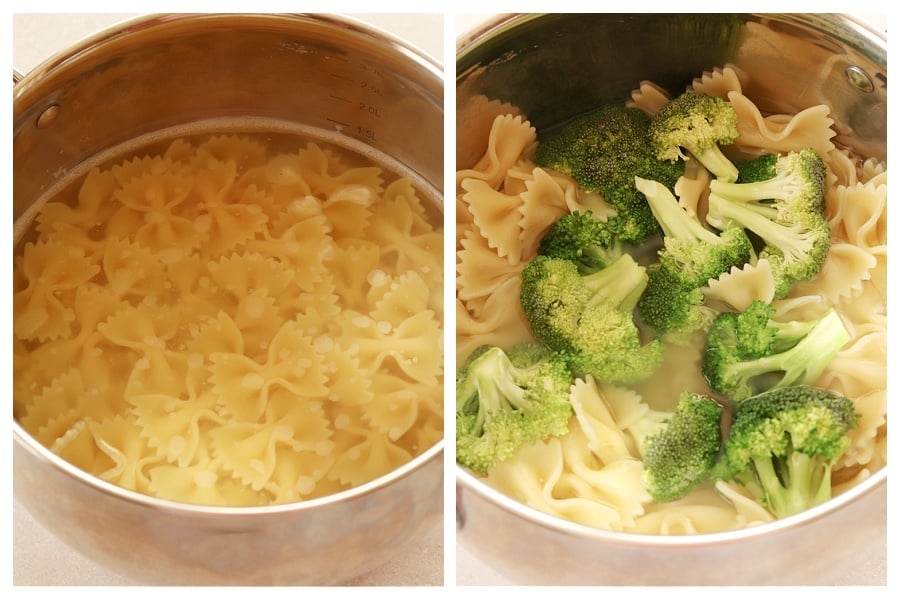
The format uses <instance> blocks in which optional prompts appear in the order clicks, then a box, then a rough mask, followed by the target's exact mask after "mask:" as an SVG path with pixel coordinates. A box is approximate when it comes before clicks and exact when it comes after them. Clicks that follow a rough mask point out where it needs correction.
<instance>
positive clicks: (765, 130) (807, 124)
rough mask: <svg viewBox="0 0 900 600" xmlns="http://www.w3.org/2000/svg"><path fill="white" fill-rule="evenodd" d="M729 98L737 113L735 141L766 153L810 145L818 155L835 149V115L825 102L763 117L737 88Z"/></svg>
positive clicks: (800, 148) (797, 148) (823, 154)
mask: <svg viewBox="0 0 900 600" xmlns="http://www.w3.org/2000/svg"><path fill="white" fill-rule="evenodd" d="M728 100H729V101H730V102H731V105H732V106H733V107H734V110H735V112H737V115H738V140H737V145H738V146H740V147H742V148H757V149H763V150H765V151H766V152H767V153H777V152H781V153H783V152H790V151H798V150H803V149H804V148H812V149H813V150H815V151H816V152H818V153H819V155H821V156H825V155H826V154H828V153H829V152H830V151H831V150H832V149H834V142H832V141H831V139H832V138H833V137H834V136H835V135H836V132H835V131H834V129H832V125H833V124H834V119H832V118H831V116H830V112H831V111H830V109H829V108H828V107H827V106H825V105H824V104H821V105H816V106H811V107H809V108H806V109H804V110H801V111H800V112H798V113H797V114H795V115H787V114H774V115H769V116H766V117H764V116H763V115H762V113H760V111H759V109H758V108H757V106H756V104H754V103H753V101H752V100H750V99H749V98H748V97H747V96H745V95H743V94H742V93H740V92H730V93H729V94H728Z"/></svg>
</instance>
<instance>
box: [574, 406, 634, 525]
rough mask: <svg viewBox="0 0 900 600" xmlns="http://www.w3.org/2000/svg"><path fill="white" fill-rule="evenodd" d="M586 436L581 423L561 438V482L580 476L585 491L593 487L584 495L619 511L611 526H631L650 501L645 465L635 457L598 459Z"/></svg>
mask: <svg viewBox="0 0 900 600" xmlns="http://www.w3.org/2000/svg"><path fill="white" fill-rule="evenodd" d="M586 439H587V438H586V436H585V432H584V431H583V430H582V429H581V427H580V423H579V424H573V425H572V427H571V428H570V430H569V432H568V433H567V434H565V435H563V436H561V437H560V438H559V440H560V443H561V445H562V453H563V461H564V464H565V466H566V473H565V474H564V475H563V477H562V478H561V480H560V484H558V485H564V482H565V481H566V479H567V475H571V477H575V478H578V479H579V480H581V481H582V482H584V483H585V484H587V486H588V487H587V490H585V491H588V490H589V492H588V493H589V495H588V494H582V495H581V496H582V497H593V499H594V501H595V502H597V503H602V504H605V505H608V506H611V507H613V508H614V509H615V510H616V512H617V513H618V519H616V520H615V521H612V522H611V523H610V524H609V525H608V527H609V528H610V529H613V530H618V531H621V530H623V529H627V528H628V527H631V526H633V525H634V520H635V518H636V517H639V516H640V515H642V514H644V505H645V504H647V503H649V502H650V494H649V492H648V491H647V484H646V482H645V481H644V465H643V463H642V462H641V461H640V460H638V459H636V458H633V457H631V456H623V457H621V458H618V459H615V460H612V461H609V462H607V461H601V460H597V457H596V454H594V453H593V452H592V451H591V449H590V448H589V445H588V444H587V443H585V442H586ZM582 489H584V488H582Z"/></svg>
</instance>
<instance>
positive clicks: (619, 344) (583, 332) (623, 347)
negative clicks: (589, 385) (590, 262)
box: [559, 303, 663, 385]
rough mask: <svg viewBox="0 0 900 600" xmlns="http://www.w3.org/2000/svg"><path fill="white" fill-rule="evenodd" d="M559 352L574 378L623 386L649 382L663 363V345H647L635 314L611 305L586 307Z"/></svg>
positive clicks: (652, 343)
mask: <svg viewBox="0 0 900 600" xmlns="http://www.w3.org/2000/svg"><path fill="white" fill-rule="evenodd" d="M559 352H560V354H562V355H563V357H564V358H565V359H566V362H567V364H568V365H569V368H570V369H571V370H572V372H573V373H574V374H575V375H577V376H579V377H583V376H585V375H591V376H592V377H594V379H596V380H598V381H603V382H607V383H614V384H620V385H628V384H633V383H637V382H639V381H643V380H644V379H647V378H648V377H650V376H651V375H652V374H653V373H654V372H655V371H656V369H657V368H658V367H659V365H660V364H662V360H663V344H662V342H661V341H660V340H650V341H649V342H647V343H644V342H643V340H642V339H641V334H640V330H639V329H638V328H637V326H636V325H635V323H634V319H633V316H632V313H631V312H630V311H628V312H626V311H622V310H620V309H617V308H616V307H614V306H612V305H610V304H609V303H602V304H598V305H594V306H590V307H587V308H586V309H585V310H584V312H583V313H582V315H581V319H579V321H578V324H577V327H576V328H575V329H574V330H573V331H572V333H571V335H570V336H569V338H568V339H567V341H566V344H565V345H564V346H561V347H560V348H559Z"/></svg>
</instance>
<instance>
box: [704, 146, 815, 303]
mask: <svg viewBox="0 0 900 600" xmlns="http://www.w3.org/2000/svg"><path fill="white" fill-rule="evenodd" d="M759 160H762V159H759ZM768 160H771V159H768ZM771 169H772V172H774V175H772V176H771V177H769V178H767V179H763V180H753V181H748V182H746V183H734V182H731V183H729V182H725V181H718V180H716V181H712V182H711V183H710V195H709V212H708V214H707V220H708V222H709V223H711V224H712V225H713V226H715V227H719V228H723V227H725V226H726V225H727V224H733V225H738V226H740V227H744V228H745V229H748V230H750V231H752V232H753V233H754V234H756V235H757V236H758V237H759V238H760V239H761V240H762V242H763V244H764V247H763V248H762V250H761V251H760V252H759V257H760V258H767V259H768V260H769V261H770V263H771V264H772V269H773V273H774V275H775V294H776V297H778V298H781V297H783V296H785V295H786V294H787V293H788V292H789V291H790V290H791V288H792V287H793V285H794V284H795V283H797V282H799V281H805V280H809V279H812V278H813V277H815V276H816V275H817V274H818V273H819V271H821V269H822V266H823V265H824V263H825V259H826V257H827V256H828V251H829V249H830V248H831V230H830V228H829V226H828V222H827V221H826V220H825V163H824V162H823V161H822V158H821V157H820V156H819V155H818V153H816V152H815V151H814V150H812V149H805V150H800V151H796V152H789V153H787V154H784V155H779V156H777V158H776V159H775V162H774V164H773V165H772V167H771ZM763 170H765V169H764V168H760V169H759V170H758V171H757V175H756V176H762V174H763V173H762V171H763ZM750 176H753V175H750Z"/></svg>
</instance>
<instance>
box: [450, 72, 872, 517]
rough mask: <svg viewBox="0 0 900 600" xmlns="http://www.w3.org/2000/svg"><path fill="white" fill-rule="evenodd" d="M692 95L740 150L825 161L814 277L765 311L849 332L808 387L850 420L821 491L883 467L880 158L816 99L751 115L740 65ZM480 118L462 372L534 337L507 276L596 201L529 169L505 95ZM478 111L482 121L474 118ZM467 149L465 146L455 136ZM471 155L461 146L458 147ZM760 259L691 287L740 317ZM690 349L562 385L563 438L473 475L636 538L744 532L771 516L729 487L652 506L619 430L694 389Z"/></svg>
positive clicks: (523, 127)
mask: <svg viewBox="0 0 900 600" xmlns="http://www.w3.org/2000/svg"><path fill="white" fill-rule="evenodd" d="M689 88H690V89H693V90H694V91H697V92H703V93H707V94H712V95H718V96H721V97H723V98H727V99H728V100H729V101H730V102H731V103H732V105H733V106H734V107H735V109H736V111H737V113H738V127H739V130H740V138H739V139H738V140H737V142H736V144H735V146H734V147H733V148H732V150H733V151H735V152H736V153H742V154H743V155H744V156H747V157H749V156H754V155H758V154H760V153H764V152H785V151H789V150H800V149H803V148H806V147H812V148H814V149H816V150H817V151H818V152H819V153H820V154H821V156H822V158H823V159H824V161H825V163H826V165H827V182H826V183H827V187H826V198H825V200H826V218H827V219H828V223H829V225H830V228H831V235H832V247H831V250H830V253H829V255H828V257H827V259H826V262H825V265H824V267H823V269H822V271H821V272H820V273H819V275H818V276H817V277H816V278H815V279H813V280H810V281H807V282H803V283H802V284H798V285H796V286H795V287H794V289H793V290H792V292H791V293H790V294H789V295H788V296H787V297H785V298H782V299H779V300H774V302H773V304H774V305H775V307H776V309H777V313H776V318H778V319H779V320H787V319H798V320H799V319H812V318H813V317H815V316H816V315H819V314H821V313H822V311H823V309H825V308H827V307H832V306H833V307H834V308H835V309H836V310H837V311H838V313H839V314H840V316H841V318H842V320H843V322H844V324H845V325H846V327H847V328H848V330H849V332H850V334H851V340H850V341H849V342H848V343H847V344H846V345H845V346H844V348H843V349H842V350H841V351H840V352H838V354H837V356H836V357H835V358H834V359H833V360H832V361H831V363H830V364H829V365H828V367H827V368H826V369H825V371H824V372H823V374H822V375H821V377H820V379H819V381H818V382H816V384H815V385H818V386H820V387H825V388H829V389H832V390H834V391H836V392H838V393H840V394H843V395H845V396H847V397H848V398H850V399H851V400H852V401H853V402H854V404H855V406H856V411H857V413H859V415H860V419H859V424H858V426H857V427H856V428H855V429H854V430H852V431H851V432H850V434H849V435H850V437H851V439H852V443H851V445H850V448H849V449H848V450H847V451H846V452H845V453H844V455H843V456H842V457H841V459H840V461H839V463H838V464H837V465H836V466H835V468H834V472H833V475H832V483H833V491H834V493H835V494H837V493H840V492H841V491H843V490H845V489H847V488H849V487H851V486H853V485H854V484H855V483H857V482H859V481H861V480H862V479H865V478H866V477H867V476H869V475H870V474H871V473H872V472H874V471H876V470H878V469H879V468H881V467H882V466H884V465H885V463H886V460H887V452H886V437H887V434H886V422H887V421H886V388H887V372H886V366H887V364H886V340H887V338H886V320H887V319H886V310H887V309H886V295H887V290H886V282H887V277H886V257H887V253H886V250H887V235H886V205H887V175H886V165H884V164H883V163H880V162H878V161H875V160H871V159H869V160H866V159H864V158H863V159H860V158H859V157H855V156H852V155H851V154H850V153H849V152H847V151H845V150H843V149H840V148H838V147H836V146H835V144H834V143H833V141H832V138H833V137H834V136H835V135H836V132H835V131H834V130H833V128H832V124H833V121H832V119H831V118H830V117H829V110H828V108H827V107H825V106H814V107H811V108H808V109H806V110H803V111H800V112H799V113H797V114H795V115H786V114H784V115H782V114H778V115H768V116H763V115H762V114H761V112H760V111H759V110H758V109H757V107H756V105H755V104H754V103H753V101H752V100H751V99H750V98H747V97H746V96H745V95H744V94H743V93H742V91H741V83H740V72H739V71H738V70H737V69H735V68H733V67H731V66H725V67H723V68H721V69H715V70H714V71H712V72H708V73H704V74H703V75H702V76H701V77H698V78H697V79H696V80H695V81H694V82H693V84H692V85H691V86H689ZM668 99H669V98H668V96H667V95H665V93H664V92H662V91H661V90H660V88H658V87H657V86H654V85H653V84H652V83H646V82H645V83H644V84H642V86H641V88H640V89H638V90H635V91H634V92H633V94H632V98H631V100H630V101H629V102H628V104H629V105H630V106H635V107H637V108H640V109H641V110H643V111H644V112H646V113H648V114H650V115H652V114H655V112H656V111H657V110H659V108H660V107H661V106H662V105H663V104H665V103H666V102H667V101H668ZM477 111H478V112H480V113H481V119H480V120H481V122H484V123H488V122H490V128H489V131H487V127H485V131H484V132H483V133H484V134H483V136H482V137H481V139H482V151H483V154H482V158H481V160H480V161H478V162H477V163H476V164H474V165H471V166H468V165H466V166H467V167H468V168H465V169H461V170H459V171H457V190H456V193H457V212H456V215H457V265H456V267H457V281H456V320H457V330H456V331H457V352H456V360H457V364H458V365H462V364H463V363H464V362H465V361H466V359H467V357H468V356H469V354H470V353H471V352H472V351H473V350H475V349H476V348H477V347H479V346H481V345H483V344H491V345H495V346H500V347H501V348H510V347H512V346H514V345H515V344H518V343H522V342H534V341H535V338H534V337H533V335H532V333H531V329H530V327H529V325H528V321H527V320H526V318H525V315H524V313H523V312H522V310H521V304H520V301H519V288H520V283H521V275H520V274H521V271H522V268H523V267H524V266H525V264H526V263H527V262H528V261H529V260H530V259H531V258H533V257H534V255H535V254H536V249H537V243H538V242H539V240H540V238H541V236H542V235H543V233H544V232H545V231H546V230H547V228H549V227H550V226H551V225H552V224H553V223H554V222H555V221H556V220H558V219H559V218H560V217H561V216H563V215H564V214H566V213H567V212H574V211H585V210H592V211H593V212H594V213H596V214H599V215H601V216H602V215H603V211H604V210H607V208H606V206H605V205H604V204H603V203H602V202H598V201H597V198H596V195H595V194H591V193H586V192H585V191H584V190H581V189H579V188H578V186H577V184H576V182H575V181H574V180H573V179H571V178H569V177H568V176H565V175H562V174H560V173H557V172H555V171H552V170H547V169H543V168H541V167H538V166H537V165H536V164H535V162H534V153H535V148H536V146H537V143H538V133H537V131H536V130H535V128H534V127H533V126H532V125H531V123H530V122H529V121H528V119H527V117H526V116H525V115H522V114H521V113H520V111H518V109H516V108H515V107H511V106H510V105H508V104H500V103H496V102H488V101H486V100H485V101H484V103H483V104H482V105H480V106H478V107H477ZM491 113H493V120H492V121H490V119H488V118H487V115H490V114H491ZM470 145H471V146H472V147H474V142H472V141H471V140H470ZM470 153H471V152H470ZM696 167H697V165H691V168H689V169H686V171H685V176H684V177H683V178H682V179H681V180H680V181H679V183H678V186H677V187H676V192H677V194H678V196H679V199H680V201H681V202H682V204H683V205H684V206H685V208H686V209H688V210H693V209H695V208H696V207H697V202H699V201H700V195H701V190H702V189H703V188H704V187H705V186H706V184H708V182H709V179H710V175H709V173H707V172H706V171H705V170H704V169H702V167H700V168H696ZM767 267H768V265H767V261H765V260H760V261H759V262H758V263H757V264H755V265H753V266H747V267H745V268H744V269H742V270H741V269H735V270H733V271H731V272H730V273H726V274H724V275H723V276H721V277H720V278H719V279H717V280H714V281H711V282H710V283H709V287H707V288H705V289H704V292H705V295H706V297H707V299H708V300H709V301H710V302H715V303H718V304H719V305H721V306H723V307H731V308H733V309H736V310H743V309H744V308H746V306H747V305H748V304H749V303H750V302H752V301H753V300H757V299H758V300H765V301H773V296H774V283H773V281H772V273H771V270H770V269H767ZM701 351H702V347H700V346H697V347H693V348H686V347H681V346H679V347H674V346H673V347H670V348H668V349H667V351H666V354H665V359H664V362H663V365H662V366H661V367H660V368H659V370H658V371H657V373H664V374H665V375H664V376H661V377H660V376H654V377H651V378H650V379H649V380H647V381H644V382H641V383H640V384H638V385H635V386H633V388H626V387H621V386H615V385H610V384H605V383H600V382H596V381H594V380H593V379H592V378H590V377H586V378H584V379H581V380H576V382H575V385H574V387H573V390H572V395H571V397H570V400H571V403H572V407H573V413H574V416H573V417H572V418H571V420H570V424H569V432H568V433H567V434H565V435H563V436H561V437H559V438H548V439H546V440H544V441H542V442H538V443H536V444H533V445H526V446H523V447H522V448H520V449H519V450H518V452H517V453H516V454H514V455H513V456H512V457H511V458H509V459H507V460H505V461H502V462H500V463H498V464H497V465H496V466H495V467H494V468H492V469H491V470H489V472H488V473H487V474H486V475H485V476H484V481H485V482H486V483H487V484H489V485H491V486H492V487H494V488H496V489H497V490H499V491H501V492H503V493H505V494H507V495H508V496H510V497H512V498H515V499H517V500H519V501H521V502H523V503H525V504H528V505H529V506H532V507H534V508H537V509H539V510H541V511H544V512H547V513H549V514H552V515H555V516H558V517H561V518H564V519H567V520H571V521H575V522H578V523H582V524H585V525H591V526H594V527H601V528H606V529H612V530H617V531H626V532H636V533H651V534H695V533H710V532H716V531H726V530H733V529H739V528H743V527H748V526H751V525H754V524H758V523H761V522H765V521H770V520H772V519H773V517H772V515H771V514H770V513H769V512H768V511H767V510H766V509H765V508H764V507H762V506H761V505H760V504H758V503H757V502H756V501H755V500H753V499H751V498H749V497H746V496H745V495H742V493H741V491H739V490H738V489H736V488H735V487H733V486H729V485H725V484H723V483H721V482H720V483H719V484H718V486H717V487H716V488H715V489H714V488H713V487H712V486H711V485H709V484H706V485H703V486H701V487H699V488H698V489H696V490H695V491H693V492H691V493H690V494H688V495H687V496H686V497H684V498H681V499H680V500H677V501H675V502H670V503H653V502H652V501H651V499H650V496H649V494H648V493H647V490H646V485H645V484H644V483H643V481H642V475H641V462H640V457H639V454H638V452H637V450H636V447H635V441H634V437H633V436H632V435H631V434H630V433H629V426H630V425H631V424H633V423H635V422H636V421H637V420H639V419H640V418H641V415H642V414H644V413H646V411H648V410H651V409H657V410H665V409H671V408H672V407H673V405H674V403H675V401H676V400H677V398H678V396H679V394H680V393H681V392H682V391H694V392H698V393H706V392H708V388H707V385H706V382H705V380H704V379H703V377H702V375H701V373H700V368H699V361H700V353H701Z"/></svg>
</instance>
